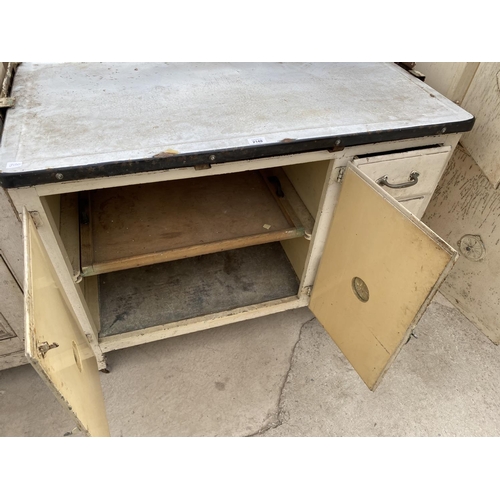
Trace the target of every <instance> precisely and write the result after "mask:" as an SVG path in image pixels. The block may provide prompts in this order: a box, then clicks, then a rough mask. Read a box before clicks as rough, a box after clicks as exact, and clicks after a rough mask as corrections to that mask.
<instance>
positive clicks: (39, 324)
mask: <svg viewBox="0 0 500 500" xmlns="http://www.w3.org/2000/svg"><path fill="white" fill-rule="evenodd" d="M23 224H24V226H23V230H24V255H25V294H24V295H25V298H24V301H25V304H24V307H25V321H26V325H25V326H26V328H25V329H26V332H25V335H26V339H25V340H26V344H25V345H26V347H25V348H26V355H27V357H28V359H29V361H30V363H31V364H32V365H33V367H34V368H35V370H36V371H37V372H38V374H39V375H40V376H41V377H42V379H44V381H45V382H46V383H47V385H48V386H49V387H50V389H51V390H52V391H53V392H54V394H55V395H56V396H57V398H58V399H59V401H60V402H61V404H62V405H63V406H64V407H65V408H66V409H68V411H69V412H70V413H71V414H72V416H73V417H74V418H76V420H77V423H78V426H79V428H80V429H81V430H82V431H84V432H85V433H86V434H88V435H90V436H109V428H108V422H107V418H106V411H105V407H104V398H103V394H102V389H101V384H100V380H99V370H98V367H97V362H96V359H95V356H94V354H93V351H92V349H91V347H90V345H89V343H88V341H87V338H86V337H85V335H84V333H83V332H82V330H81V328H80V326H79V324H78V321H77V320H76V318H75V317H74V315H73V313H72V308H71V306H70V305H69V303H68V300H67V297H66V296H65V294H64V291H63V288H62V286H61V284H60V282H59V279H58V277H57V274H56V271H55V269H54V267H53V266H52V263H51V261H50V259H49V257H48V255H47V252H46V250H45V248H44V246H43V244H42V241H41V239H40V236H39V235H38V232H37V229H36V226H35V224H34V222H33V220H32V218H31V216H30V214H29V213H28V211H26V210H25V211H24V217H23Z"/></svg>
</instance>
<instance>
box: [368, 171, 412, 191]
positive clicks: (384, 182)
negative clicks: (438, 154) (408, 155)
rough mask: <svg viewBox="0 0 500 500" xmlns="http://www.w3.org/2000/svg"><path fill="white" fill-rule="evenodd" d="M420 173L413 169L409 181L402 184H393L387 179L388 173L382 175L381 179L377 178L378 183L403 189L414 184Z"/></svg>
mask: <svg viewBox="0 0 500 500" xmlns="http://www.w3.org/2000/svg"><path fill="white" fill-rule="evenodd" d="M419 175H420V174H419V173H418V172H415V171H413V172H411V173H410V177H409V179H408V181H407V182H402V183H401V184H391V183H390V182H388V181H387V175H384V176H383V177H380V179H377V180H376V183H377V184H380V185H381V186H386V187H388V188H391V189H403V188H407V187H411V186H414V185H415V184H416V183H417V182H418V177H419Z"/></svg>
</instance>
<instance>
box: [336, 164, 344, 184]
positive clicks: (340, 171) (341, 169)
mask: <svg viewBox="0 0 500 500" xmlns="http://www.w3.org/2000/svg"><path fill="white" fill-rule="evenodd" d="M345 169H346V167H340V168H339V173H338V175H337V182H338V183H339V184H342V180H343V179H344V173H345Z"/></svg>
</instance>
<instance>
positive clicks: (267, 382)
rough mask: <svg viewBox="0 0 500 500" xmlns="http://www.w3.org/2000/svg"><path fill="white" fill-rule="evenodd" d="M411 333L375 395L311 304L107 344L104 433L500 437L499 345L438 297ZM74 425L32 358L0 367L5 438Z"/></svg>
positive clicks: (56, 432)
mask: <svg viewBox="0 0 500 500" xmlns="http://www.w3.org/2000/svg"><path fill="white" fill-rule="evenodd" d="M416 335H417V338H412V339H411V340H410V342H409V343H408V344H407V345H406V346H405V347H404V348H403V350H402V351H401V353H400V355H399V357H398V358H397V359H396V361H395V362H394V364H393V366H392V368H391V369H390V370H389V371H388V373H387V375H386V377H385V379H384V380H383V382H382V383H381V385H380V386H379V388H378V389H377V391H375V393H372V392H370V391H369V390H368V389H367V388H366V387H365V385H364V384H363V383H362V382H361V380H360V379H359V377H358V375H357V374H356V372H355V371H354V370H353V369H352V368H351V366H350V365H349V363H348V362H347V361H346V360H345V358H344V357H343V355H342V353H341V352H340V351H339V350H338V348H337V347H336V346H335V344H334V343H333V341H332V340H331V338H330V337H329V336H328V334H327V333H326V332H325V331H324V330H323V328H322V327H321V326H320V325H319V323H318V322H317V321H316V319H314V317H313V315H312V314H311V313H310V312H309V310H308V309H300V310H295V311H288V312H285V313H281V314H276V315H273V316H268V317H265V318H259V319H255V320H252V321H246V322H242V323H239V324H235V325H228V326H225V327H221V328H217V329H213V330H209V331H206V332H199V333H195V334H191V335H186V336H182V337H177V338H173V339H168V340H164V341H160V342H156V343H151V344H145V345H143V346H138V347H134V348H130V349H125V350H123V351H116V352H112V353H110V354H109V361H110V367H111V373H110V374H108V375H105V374H102V375H101V381H102V385H103V392H104V396H105V400H106V406H107V413H108V419H109V421H110V428H111V433H112V435H114V436H439V435H442V436H498V435H500V411H499V410H500V384H499V382H498V381H499V379H500V377H499V373H500V351H499V347H497V346H495V345H494V344H492V343H491V342H490V341H489V340H488V339H487V338H486V337H485V336H484V335H483V334H482V333H481V332H479V331H478V330H477V329H476V328H475V327H474V326H473V325H472V324H471V323H470V322H469V321H468V320H467V319H466V318H465V317H463V316H462V315H461V313H460V312H459V311H458V310H456V309H455V308H453V306H452V305H451V304H450V303H449V302H447V301H446V300H445V299H444V298H443V297H441V296H438V297H437V298H436V299H435V300H434V301H433V303H432V304H431V305H430V307H429V308H428V310H427V312H426V313H425V315H424V316H423V318H422V320H421V321H420V323H419V324H418V325H417V328H416ZM73 428H74V424H73V421H72V420H71V418H69V417H67V416H66V413H65V412H64V411H63V409H62V408H61V407H60V406H59V404H58V403H57V401H56V400H55V398H54V397H53V396H52V394H51V393H50V392H49V390H48V389H47V388H46V387H45V386H44V384H43V382H42V381H41V380H40V379H39V377H38V376H37V375H36V373H35V372H34V370H32V369H31V367H29V366H23V367H19V368H14V369H11V370H6V371H3V372H0V435H2V436H62V435H63V434H65V433H67V432H69V431H71V430H72V429H73ZM78 434H79V433H78V432H76V433H74V435H78Z"/></svg>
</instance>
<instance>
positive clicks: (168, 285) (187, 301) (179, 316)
mask: <svg viewBox="0 0 500 500" xmlns="http://www.w3.org/2000/svg"><path fill="white" fill-rule="evenodd" d="M93 279H97V280H98V281H99V298H100V299H99V309H100V313H99V314H100V324H101V331H100V333H99V337H101V338H103V337H107V336H110V335H116V334H120V333H125V332H130V331H135V330H141V329H144V328H148V327H152V326H157V325H162V324H168V323H173V322H176V321H181V320H184V319H189V318H195V317H198V316H204V315H207V314H213V313H218V312H222V311H229V310H233V309H236V308H239V307H244V306H248V305H252V304H259V303H262V302H267V301H272V300H276V299H281V298H285V297H291V296H294V295H297V293H298V287H299V279H298V277H297V275H296V274H295V272H294V270H293V268H292V266H291V264H290V262H289V261H288V258H287V256H286V254H285V252H284V250H283V248H282V247H281V245H280V244H279V243H277V242H274V243H267V244H265V245H257V246H252V247H247V248H240V249H236V250H229V251H227V252H218V253H214V254H209V255H201V256H198V257H192V258H189V259H184V260H181V261H177V262H164V263H162V264H156V265H152V266H145V267H141V268H138V269H128V270H126V271H119V272H115V273H109V274H102V275H100V276H98V277H96V278H93Z"/></svg>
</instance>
